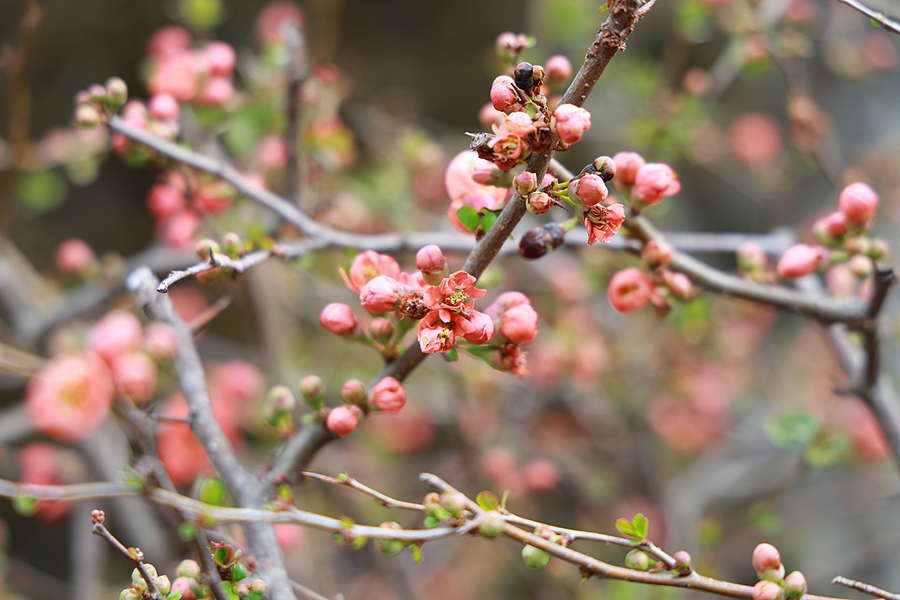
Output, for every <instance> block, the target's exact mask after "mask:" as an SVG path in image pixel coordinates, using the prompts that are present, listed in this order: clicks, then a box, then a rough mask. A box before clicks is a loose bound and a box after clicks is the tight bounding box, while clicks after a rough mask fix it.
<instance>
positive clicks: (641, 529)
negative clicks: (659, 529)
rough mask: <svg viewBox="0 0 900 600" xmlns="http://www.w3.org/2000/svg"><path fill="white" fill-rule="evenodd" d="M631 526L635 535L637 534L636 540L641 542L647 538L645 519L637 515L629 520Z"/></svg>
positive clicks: (647, 524) (639, 514)
mask: <svg viewBox="0 0 900 600" xmlns="http://www.w3.org/2000/svg"><path fill="white" fill-rule="evenodd" d="M631 525H632V526H633V527H634V531H635V533H637V534H638V536H639V537H638V539H641V540H643V539H646V538H647V527H648V526H649V523H648V522H647V517H645V516H644V515H642V514H641V513H638V514H636V515H634V518H633V519H632V520H631Z"/></svg>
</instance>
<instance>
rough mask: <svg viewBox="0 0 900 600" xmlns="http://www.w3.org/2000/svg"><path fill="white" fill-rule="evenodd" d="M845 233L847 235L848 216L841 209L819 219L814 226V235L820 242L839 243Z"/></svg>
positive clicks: (826, 243) (827, 243)
mask: <svg viewBox="0 0 900 600" xmlns="http://www.w3.org/2000/svg"><path fill="white" fill-rule="evenodd" d="M845 235H847V217H846V216H844V213H842V212H841V211H836V212H833V213H831V214H830V215H828V216H826V217H824V218H822V219H819V220H818V221H816V222H815V224H814V225H813V228H812V236H813V238H814V239H815V240H816V241H817V242H819V243H820V244H825V245H833V244H836V243H839V242H840V241H841V240H842V239H843V237H844V236H845Z"/></svg>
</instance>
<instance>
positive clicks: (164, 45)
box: [147, 25, 194, 56]
mask: <svg viewBox="0 0 900 600" xmlns="http://www.w3.org/2000/svg"><path fill="white" fill-rule="evenodd" d="M193 44H194V40H193V38H192V37H191V34H190V33H188V31H187V29H185V28H184V27H180V26H178V25H165V26H163V27H160V28H159V29H157V30H156V31H154V32H153V35H151V36H150V41H148V42H147V53H148V54H150V55H152V56H161V55H164V54H169V53H172V52H181V51H184V50H190V49H191V46H192V45H193Z"/></svg>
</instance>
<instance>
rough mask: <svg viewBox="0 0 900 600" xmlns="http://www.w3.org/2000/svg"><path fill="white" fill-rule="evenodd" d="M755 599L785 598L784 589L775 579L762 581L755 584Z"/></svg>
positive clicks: (776, 599) (753, 596) (773, 599)
mask: <svg viewBox="0 0 900 600" xmlns="http://www.w3.org/2000/svg"><path fill="white" fill-rule="evenodd" d="M751 598H752V599H753V600H784V590H783V589H781V586H780V585H778V584H777V583H775V582H774V581H760V582H758V583H757V584H756V585H754V586H753V592H751Z"/></svg>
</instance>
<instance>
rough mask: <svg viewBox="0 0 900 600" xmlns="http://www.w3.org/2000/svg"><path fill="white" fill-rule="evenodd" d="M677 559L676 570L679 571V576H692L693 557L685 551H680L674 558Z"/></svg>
mask: <svg viewBox="0 0 900 600" xmlns="http://www.w3.org/2000/svg"><path fill="white" fill-rule="evenodd" d="M672 558H673V559H675V570H676V571H678V574H679V575H690V574H691V555H690V554H688V553H687V552H686V551H685V550H679V551H678V552H676V553H675V555H674V556H672Z"/></svg>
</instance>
